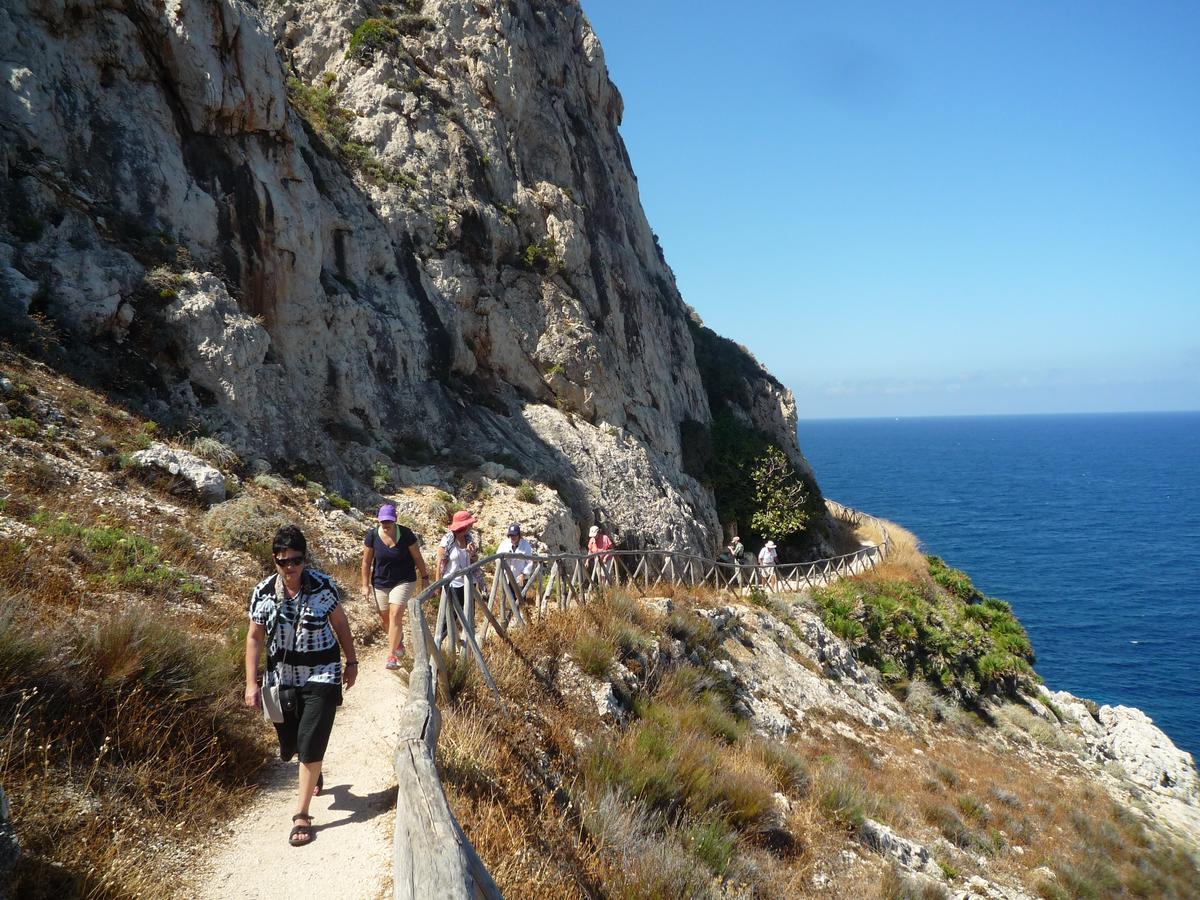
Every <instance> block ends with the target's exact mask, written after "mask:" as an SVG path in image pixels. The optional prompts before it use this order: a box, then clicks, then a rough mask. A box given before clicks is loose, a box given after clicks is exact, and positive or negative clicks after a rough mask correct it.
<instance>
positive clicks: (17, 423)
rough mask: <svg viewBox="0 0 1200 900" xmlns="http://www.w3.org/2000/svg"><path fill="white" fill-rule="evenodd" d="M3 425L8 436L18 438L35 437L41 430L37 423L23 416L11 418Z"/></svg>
mask: <svg viewBox="0 0 1200 900" xmlns="http://www.w3.org/2000/svg"><path fill="white" fill-rule="evenodd" d="M5 425H6V427H7V428H8V431H9V433H10V434H13V435H16V436H17V437H20V438H34V437H37V434H38V432H39V431H40V430H41V429H40V427H39V426H38V423H37V422H35V421H34V420H33V419H29V418H26V417H25V416H13V417H12V418H11V419H9V420H8V422H6V423H5Z"/></svg>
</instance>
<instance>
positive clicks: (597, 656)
mask: <svg viewBox="0 0 1200 900" xmlns="http://www.w3.org/2000/svg"><path fill="white" fill-rule="evenodd" d="M571 655H572V657H573V658H574V660H575V664H576V665H578V666H579V668H580V670H581V671H583V672H585V673H586V674H588V675H590V676H592V677H593V678H604V677H605V676H607V675H608V669H609V666H611V665H612V663H613V660H614V659H616V657H617V646H616V644H615V643H614V642H613V640H612V639H611V638H610V637H608V636H607V635H602V634H583V635H580V636H579V637H578V638H577V639H576V640H575V646H574V647H573V648H572V654H571Z"/></svg>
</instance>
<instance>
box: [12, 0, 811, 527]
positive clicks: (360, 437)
mask: <svg viewBox="0 0 1200 900" xmlns="http://www.w3.org/2000/svg"><path fill="white" fill-rule="evenodd" d="M369 15H379V12H378V10H374V11H372V10H368V9H367V8H366V7H364V6H363V5H361V4H360V3H358V2H356V0H317V2H303V3H301V2H273V3H270V4H260V5H258V6H257V7H256V6H255V5H252V4H250V3H247V2H243V0H201V2H195V3H182V2H178V0H172V2H167V3H151V2H148V0H138V2H133V3H129V4H120V5H114V4H98V3H94V2H88V0H85V2H75V0H70V2H57V3H47V2H41V0H13V2H11V3H7V4H5V7H4V9H3V10H0V60H3V61H4V62H3V64H2V65H3V76H4V77H3V79H0V147H2V148H3V150H2V151H0V195H2V196H3V197H4V198H5V200H6V202H5V204H4V205H3V210H4V212H3V215H2V216H0V315H3V316H4V317H5V320H6V321H8V322H10V323H11V324H12V325H13V326H14V327H21V328H26V327H31V324H30V321H29V320H28V318H27V314H28V313H29V312H30V311H33V312H36V313H37V314H38V315H46V316H49V317H50V319H51V320H53V321H54V322H55V323H56V325H57V327H59V328H60V329H63V331H64V332H65V334H66V335H68V337H69V339H70V341H71V342H73V345H78V347H79V352H78V353H77V354H74V357H73V360H72V362H73V364H75V365H77V366H79V367H82V368H90V369H91V370H93V371H94V372H96V373H99V375H100V377H101V378H102V379H107V380H108V381H110V382H113V383H115V384H117V385H118V387H119V388H120V389H121V390H123V391H124V392H126V393H127V394H129V395H132V396H135V397H136V398H137V399H138V401H139V402H141V403H142V405H143V406H144V409H145V411H146V412H147V413H148V414H149V415H151V416H152V417H154V418H156V419H159V420H160V421H163V422H165V423H181V424H182V423H197V424H198V425H200V426H201V427H203V428H204V429H206V430H208V431H210V432H211V433H213V434H214V435H216V436H217V437H219V438H220V439H222V440H223V441H225V442H226V443H228V444H230V445H231V446H232V447H233V448H234V449H236V450H237V451H238V452H239V454H241V456H242V457H243V458H245V459H252V458H262V459H266V460H269V461H281V460H284V459H287V460H288V461H290V462H293V463H312V464H316V465H319V466H321V467H322V468H323V469H324V470H325V473H326V480H327V481H328V483H329V484H330V486H331V487H334V488H335V489H338V490H341V491H343V492H347V493H348V492H350V491H351V490H352V489H353V488H354V487H355V486H356V485H363V484H369V477H368V475H367V473H366V472H364V471H363V469H362V463H363V461H364V460H367V459H370V457H371V453H370V452H368V451H371V452H376V453H378V452H380V451H386V452H387V453H388V455H389V456H390V457H391V458H392V459H393V460H394V461H395V462H396V463H397V464H400V465H407V464H412V465H413V466H415V467H418V468H419V467H420V466H421V465H424V464H427V463H428V462H430V461H435V462H436V463H437V464H438V465H439V468H440V469H441V470H443V471H444V470H445V468H446V467H447V466H459V467H461V466H467V467H469V466H473V465H477V464H479V463H481V462H483V461H486V460H489V459H493V460H494V459H496V458H497V457H499V456H501V455H507V456H508V457H511V458H512V459H513V460H515V461H516V465H517V468H519V470H520V474H521V475H522V476H528V477H530V478H533V479H534V480H537V481H540V482H542V483H544V484H546V485H549V486H550V487H552V488H554V489H555V490H556V491H557V492H558V494H559V495H560V496H561V498H562V501H563V502H565V504H566V505H567V507H568V508H569V509H570V511H571V515H572V517H573V518H574V520H575V524H576V526H579V525H586V524H590V522H591V521H592V520H594V519H596V518H601V519H603V520H605V521H606V522H607V523H608V524H609V525H610V527H611V528H612V530H613V531H615V533H616V537H617V538H618V540H622V541H624V542H625V543H627V544H630V545H639V544H645V543H649V542H655V543H657V544H658V545H660V546H680V547H682V546H690V547H695V548H700V547H703V548H706V549H707V548H710V547H712V546H715V545H716V544H717V543H719V537H720V536H719V528H718V523H717V519H716V515H715V510H714V504H713V498H712V496H711V494H710V492H709V491H708V490H707V489H706V488H704V487H703V486H702V485H700V484H699V483H698V482H697V481H696V480H694V479H693V478H692V477H691V476H690V475H688V474H687V473H685V472H684V470H683V466H682V448H681V439H680V427H681V424H683V423H689V422H690V423H698V424H699V426H700V427H701V428H703V427H704V426H705V425H706V424H707V423H709V422H711V419H712V410H711V409H710V406H709V400H708V397H707V395H706V392H705V389H704V386H703V384H702V381H701V378H700V374H699V369H698V366H697V362H696V348H695V345H694V342H693V335H694V333H695V332H694V328H695V327H696V326H695V324H694V322H693V321H691V313H690V311H689V309H688V308H687V307H686V305H685V304H684V302H683V300H682V298H681V297H680V295H679V292H678V290H677V288H676V286H675V282H674V276H673V274H672V272H671V270H670V268H669V267H668V265H667V264H666V262H665V260H664V258H663V256H662V253H661V250H660V249H659V247H658V243H657V240H656V238H655V236H654V234H653V232H652V231H651V230H650V226H649V224H648V223H647V221H646V218H645V216H644V214H643V212H642V209H641V205H640V200H639V196H638V187H637V180H636V178H635V177H634V174H633V170H632V167H631V165H630V161H629V159H628V156H627V154H626V152H625V147H624V144H623V141H622V140H621V136H620V133H619V131H618V127H619V125H620V121H621V115H622V109H623V106H622V101H621V97H620V94H619V93H618V91H617V89H616V88H615V87H614V86H613V84H612V83H611V82H610V81H609V78H608V73H607V70H606V67H605V64H604V55H603V52H602V50H601V48H600V45H599V43H598V41H597V40H596V37H595V34H594V33H593V32H592V29H591V27H590V25H589V24H588V21H587V19H586V17H585V16H584V15H583V13H582V11H581V10H580V8H579V6H578V4H577V3H574V2H563V3H554V4H530V3H528V2H515V3H476V2H473V0H426V2H425V3H424V4H423V7H422V9H421V12H420V15H419V16H414V15H408V14H405V15H399V16H398V17H393V20H392V29H393V30H392V31H390V32H388V33H387V35H386V40H383V41H381V42H378V43H370V42H367V43H364V42H362V41H361V40H360V41H358V42H357V43H354V42H353V41H352V39H353V38H354V35H355V33H356V29H359V28H360V27H361V26H362V25H363V23H364V21H365V20H366V19H367V17H368V16H369ZM352 43H353V46H352ZM735 368H736V374H735V375H734V376H733V377H732V378H731V380H730V383H729V386H728V387H729V389H728V391H727V392H726V394H725V396H724V397H723V399H727V400H728V401H729V402H730V403H731V404H732V407H733V411H734V413H735V414H736V415H737V417H738V418H740V419H742V420H743V421H745V422H748V423H752V424H754V425H755V426H756V427H758V428H759V429H761V430H762V431H763V432H765V433H766V434H768V435H770V436H771V437H773V438H774V439H775V440H776V441H778V442H779V443H780V444H781V445H782V446H783V447H784V449H785V450H786V451H787V452H788V454H789V455H790V456H791V457H792V459H793V461H794V462H795V463H796V464H797V465H798V466H800V467H801V468H802V469H804V470H806V471H807V469H808V467H807V464H806V463H805V461H804V459H803V457H802V456H801V454H800V451H799V449H798V447H797V446H796V443H795V422H796V410H795V406H794V403H793V400H792V397H791V395H790V393H789V392H788V391H787V390H785V389H784V388H783V387H782V386H781V385H780V384H779V383H778V382H777V381H776V380H775V379H773V378H771V377H770V376H769V375H768V374H767V373H766V372H764V371H763V370H762V369H761V368H759V367H758V366H757V364H756V363H754V362H753V360H752V359H751V358H750V357H749V356H748V355H745V354H742V355H739V356H738V358H737V365H736V367H735ZM422 456H428V457H431V459H423V458H419V457H422Z"/></svg>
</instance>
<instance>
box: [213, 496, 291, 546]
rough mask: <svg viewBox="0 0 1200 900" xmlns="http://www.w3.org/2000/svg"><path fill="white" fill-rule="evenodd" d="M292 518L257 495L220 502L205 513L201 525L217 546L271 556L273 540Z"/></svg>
mask: <svg viewBox="0 0 1200 900" xmlns="http://www.w3.org/2000/svg"><path fill="white" fill-rule="evenodd" d="M287 524H288V522H287V520H286V519H284V518H283V516H281V515H279V513H276V512H273V511H271V510H268V509H267V507H265V506H264V505H263V504H261V503H259V502H258V501H257V500H255V499H254V498H253V497H239V498H237V499H236V500H227V501H225V502H224V503H218V504H217V505H216V506H214V507H213V508H212V509H210V510H209V511H208V512H206V513H205V514H204V517H203V518H202V519H201V520H200V527H201V529H202V530H203V531H204V533H205V535H206V536H207V537H208V538H209V539H211V540H212V542H213V543H215V544H216V545H217V546H219V547H222V548H224V549H226V550H242V551H245V552H247V553H251V554H253V555H254V556H258V557H260V558H262V559H263V560H264V561H266V560H267V558H268V556H269V554H270V552H271V541H272V539H274V537H275V532H277V531H278V530H279V529H280V528H282V527H283V526H284V525H287Z"/></svg>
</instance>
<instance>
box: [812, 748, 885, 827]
mask: <svg viewBox="0 0 1200 900" xmlns="http://www.w3.org/2000/svg"><path fill="white" fill-rule="evenodd" d="M818 790H819V794H818V797H819V800H820V805H821V809H822V810H824V812H825V814H826V815H828V816H831V817H832V818H834V819H837V820H838V821H839V822H841V823H842V824H844V825H846V826H848V827H850V828H854V829H858V828H860V827H862V824H863V822H864V821H866V819H867V818H868V817H873V816H874V815H875V813H876V810H877V804H876V801H875V798H874V796H873V795H872V794H871V791H870V789H869V788H868V787H867V785H866V783H865V782H864V781H863V780H862V779H861V778H859V777H858V776H857V775H855V774H854V773H853V772H851V771H850V770H849V769H847V768H845V767H844V766H842V765H840V764H838V763H834V764H831V765H828V766H826V767H825V768H824V769H822V770H821V773H820V776H819V779H818Z"/></svg>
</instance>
